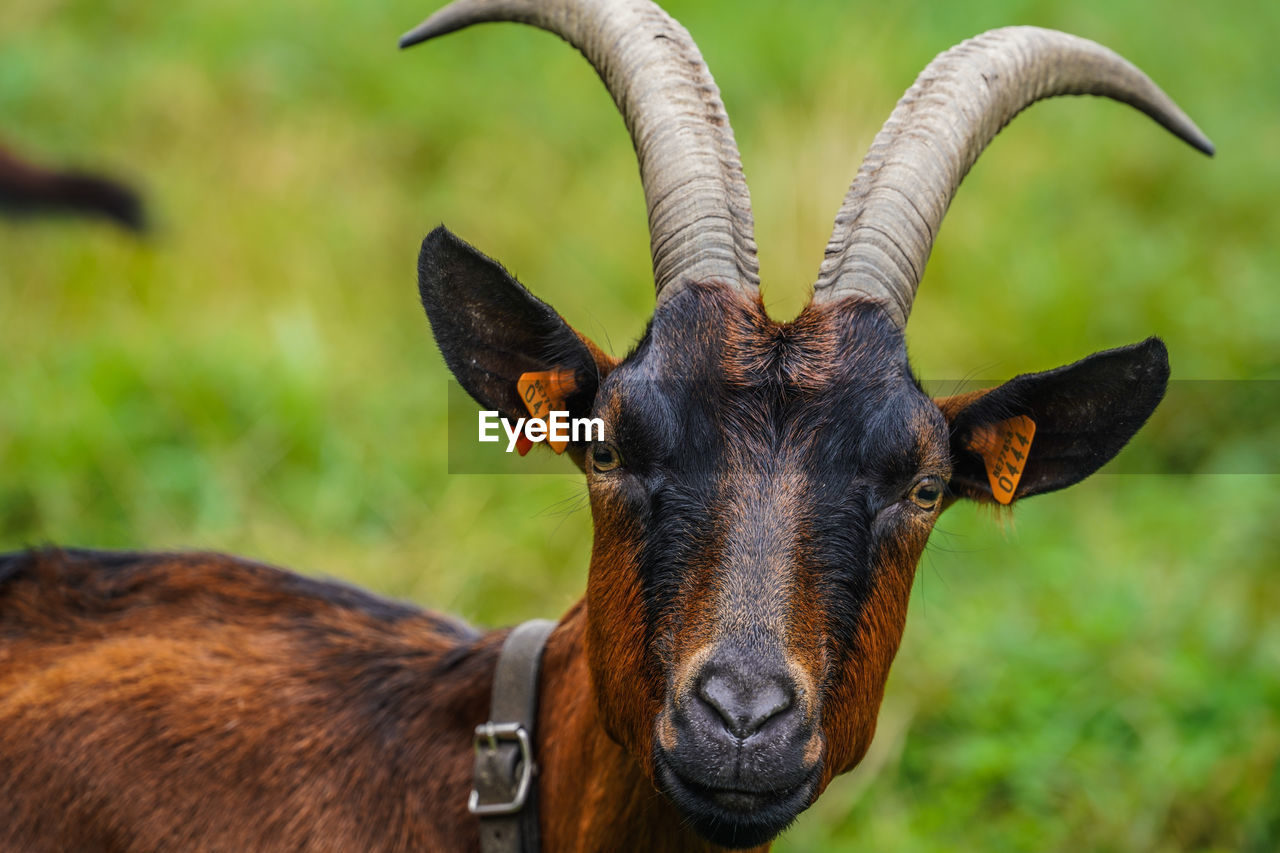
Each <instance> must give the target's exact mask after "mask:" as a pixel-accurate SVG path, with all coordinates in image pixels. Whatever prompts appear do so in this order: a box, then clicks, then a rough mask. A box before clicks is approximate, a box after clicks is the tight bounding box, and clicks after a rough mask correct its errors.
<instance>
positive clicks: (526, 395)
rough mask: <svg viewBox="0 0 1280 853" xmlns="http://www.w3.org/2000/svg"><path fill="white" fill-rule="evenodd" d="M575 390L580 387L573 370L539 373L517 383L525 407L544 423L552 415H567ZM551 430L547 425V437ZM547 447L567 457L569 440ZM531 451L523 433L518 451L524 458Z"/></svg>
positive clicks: (529, 375)
mask: <svg viewBox="0 0 1280 853" xmlns="http://www.w3.org/2000/svg"><path fill="white" fill-rule="evenodd" d="M575 387H577V383H575V382H574V380H573V371H572V370H538V371H534V372H532V373H522V374H520V379H519V380H518V381H517V382H516V391H517V392H519V394H520V399H521V400H523V401H524V407H525V408H526V409H528V410H529V415H530V416H531V417H533V418H535V419H536V420H540V421H543V422H544V423H545V422H546V420H547V417H548V415H549V413H550V412H553V411H564V401H565V398H566V397H568V396H569V395H570V394H572V393H573V390H574V388H575ZM550 430H551V426H550V424H548V425H547V431H548V435H550ZM547 444H549V445H551V449H552V450H554V451H555V452H556V453H564V449H565V448H566V447H568V446H569V442H568V440H567V439H566V440H564V441H551V440H548V441H547ZM530 447H533V442H532V441H530V440H529V439H527V438H525V436H524V433H523V432H522V433H521V434H520V437H519V438H518V439H516V450H517V451H518V452H519V453H520V455H521V456H524V455H525V454H526V453H528V452H529V448H530Z"/></svg>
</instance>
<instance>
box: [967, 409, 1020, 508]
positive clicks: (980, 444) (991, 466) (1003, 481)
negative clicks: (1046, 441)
mask: <svg viewBox="0 0 1280 853" xmlns="http://www.w3.org/2000/svg"><path fill="white" fill-rule="evenodd" d="M1035 434H1036V422H1035V421H1033V420H1031V418H1028V417H1026V416H1025V415H1018V416H1017V417H1016V418H1010V419H1009V420H1007V421H1001V422H1000V423H998V424H990V425H987V426H983V427H980V428H978V429H976V430H974V432H973V438H972V439H971V440H970V441H969V448H970V449H971V450H973V451H974V452H975V453H977V454H979V455H980V456H981V457H982V461H983V462H984V463H986V466H987V480H989V481H990V483H991V494H992V495H994V496H995V499H996V500H998V501H999V502H1000V503H1002V504H1007V503H1009V502H1010V501H1012V500H1013V493H1014V491H1015V490H1016V489H1017V488H1018V481H1019V480H1021V479H1022V472H1023V469H1024V468H1025V467H1026V462H1027V454H1028V453H1030V452H1031V439H1032V438H1034V437H1035Z"/></svg>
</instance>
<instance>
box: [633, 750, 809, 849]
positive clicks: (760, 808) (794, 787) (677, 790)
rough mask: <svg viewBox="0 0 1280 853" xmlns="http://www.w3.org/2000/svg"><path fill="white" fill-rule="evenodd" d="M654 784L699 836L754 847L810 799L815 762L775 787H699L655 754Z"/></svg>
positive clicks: (782, 826)
mask: <svg viewBox="0 0 1280 853" xmlns="http://www.w3.org/2000/svg"><path fill="white" fill-rule="evenodd" d="M656 769H657V777H658V784H659V787H660V788H661V789H662V792H663V793H664V794H666V795H667V798H668V799H670V800H671V802H672V803H673V804H674V805H675V806H676V808H677V809H678V810H679V811H680V813H681V814H682V815H683V816H684V817H685V818H686V819H687V820H688V821H689V823H690V825H691V826H692V827H693V828H694V829H695V830H696V831H697V832H698V834H699V835H701V836H702V837H704V838H706V839H707V840H708V841H711V842H713V843H715V844H719V845H722V846H724V847H730V848H740V847H756V846H759V845H761V844H766V843H768V842H770V841H772V840H773V839H774V838H775V837H777V835H778V834H779V833H780V832H782V831H783V830H784V829H786V828H787V827H788V826H790V824H791V822H792V821H794V820H795V819H796V816H797V815H799V814H800V812H802V811H804V810H805V808H806V807H807V806H808V805H809V803H810V802H811V801H812V799H813V794H814V790H815V788H816V786H817V783H818V776H819V773H820V770H821V763H819V764H818V765H816V766H815V767H814V768H813V769H812V770H811V771H809V773H807V774H806V775H805V776H804V778H802V779H801V780H800V781H799V782H796V783H793V784H790V785H788V786H787V787H783V788H776V789H756V788H750V789H747V788H722V787H713V786H708V785H703V784H701V783H698V782H694V781H693V780H691V779H687V778H685V777H683V776H681V775H680V774H679V773H677V772H676V771H675V770H674V769H673V768H672V767H671V766H670V765H669V764H668V763H667V762H666V761H664V760H663V759H662V758H661V757H659V758H658V760H657V762H656Z"/></svg>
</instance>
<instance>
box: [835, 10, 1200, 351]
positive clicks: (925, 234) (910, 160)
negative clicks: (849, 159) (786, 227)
mask: <svg viewBox="0 0 1280 853" xmlns="http://www.w3.org/2000/svg"><path fill="white" fill-rule="evenodd" d="M1055 95H1103V96H1105V97H1108V98H1112V99H1114V100H1117V101H1121V102H1123V103H1126V104H1129V105H1131V106H1133V107H1136V108H1138V109H1139V110H1142V112H1144V113H1146V114H1147V115H1149V116H1151V118H1153V119H1155V120H1156V121H1157V122H1159V123H1160V124H1161V125H1163V126H1164V127H1165V128H1166V129H1168V130H1169V131H1170V132H1171V133H1173V134H1174V135H1175V136H1178V137H1179V138H1181V139H1183V140H1184V141H1186V142H1187V143H1189V144H1190V145H1193V146H1194V147H1196V148H1198V149H1200V150H1201V151H1203V152H1204V153H1206V154H1213V143H1211V142H1210V141H1209V140H1208V138H1206V137H1205V135H1204V134H1203V133H1201V132H1200V129H1199V128H1198V127H1196V126H1195V124H1194V123H1192V121H1191V119H1189V118H1187V116H1186V115H1185V114H1184V113H1183V112H1182V110H1180V109H1178V106H1177V104H1175V103H1174V102H1173V101H1172V100H1170V98H1169V97H1168V96H1167V95H1166V94H1165V93H1164V92H1162V91H1160V88H1159V87H1157V86H1156V84H1155V83H1152V82H1151V80H1150V78H1148V77H1147V75H1145V74H1143V73H1142V72H1141V71H1139V70H1138V69H1137V68H1136V67H1134V66H1133V65H1132V64H1131V63H1129V62H1128V61H1127V60H1125V59H1124V58H1123V57H1121V56H1120V55H1119V54H1117V53H1114V52H1113V51H1110V50H1108V49H1107V48H1105V47H1103V46H1102V45H1099V44H1095V43H1094V42H1091V41H1088V40H1086V39H1082V38H1077V37H1076V36H1071V35H1067V34H1066V33H1060V32H1056V31H1054V30H1043V29H1039V28H1038V27H1008V28H1005V29H999V30H991V31H990V32H987V33H983V34H982V35H980V36H977V37H976V38H972V39H969V40H968V41H966V42H963V43H961V44H959V45H957V46H956V47H953V48H951V49H950V50H948V51H947V52H945V53H942V54H940V55H939V56H938V57H937V58H936V59H934V60H933V62H931V63H929V66H928V67H927V68H925V70H924V71H923V72H922V73H921V74H920V76H919V77H918V78H916V82H915V83H914V85H912V87H911V88H910V89H908V90H907V93H906V94H905V95H903V96H902V100H900V101H898V105H897V107H895V108H894V110H893V113H892V115H890V116H889V120H888V121H887V122H885V125H884V127H883V128H882V129H881V130H880V133H878V134H877V135H876V138H875V140H874V141H873V142H872V143H871V150H870V151H868V152H867V156H866V159H864V160H863V161H862V166H861V168H859V169H858V175H857V177H856V178H855V179H854V181H853V185H852V186H851V187H850V188H849V192H848V194H847V195H846V196H845V199H844V204H843V205H842V206H841V208H840V212H839V213H838V214H837V215H836V223H835V229H834V230H833V231H832V232H831V239H830V240H829V241H828V243H827V250H826V256H825V258H824V259H823V262H822V268H821V269H820V271H819V273H818V281H817V283H816V284H815V285H814V295H813V301H814V302H831V301H834V300H837V299H841V298H843V297H846V296H851V295H855V294H856V295H861V296H863V297H865V298H867V299H870V300H873V301H877V302H881V303H883V304H884V306H885V310H886V311H887V312H888V313H889V315H890V316H891V317H892V318H893V319H894V321H895V322H896V323H897V324H898V326H899V328H901V327H902V326H905V325H906V322H907V317H908V316H909V315H910V313H911V303H912V302H913V301H914V299H915V295H916V287H917V286H918V285H919V284H920V277H921V276H922V275H923V274H924V265H925V262H926V261H927V260H928V259H929V252H930V250H931V249H932V248H933V239H934V237H935V236H936V235H937V233H938V227H939V226H940V225H941V224H942V217H943V215H944V214H945V213H946V211H947V206H948V205H949V204H950V203H951V199H952V197H953V196H954V195H955V193H956V189H957V188H959V186H960V182H961V181H962V180H963V179H964V176H965V174H966V173H967V172H968V171H969V168H970V167H971V166H972V165H973V164H974V161H976V160H977V159H978V155H979V154H981V153H982V150H983V149H984V148H986V147H987V144H988V143H990V142H991V140H992V138H993V137H995V135H996V134H997V133H999V132H1000V129H1001V128H1002V127H1004V126H1005V125H1006V124H1007V123H1008V122H1009V121H1010V120H1011V119H1012V118H1013V117H1014V116H1016V115H1017V114H1018V113H1019V112H1021V111H1022V110H1024V109H1026V108H1027V107H1029V106H1030V105H1031V104H1033V103H1035V102H1036V101H1038V100H1041V99H1042V98H1051V97H1053V96H1055Z"/></svg>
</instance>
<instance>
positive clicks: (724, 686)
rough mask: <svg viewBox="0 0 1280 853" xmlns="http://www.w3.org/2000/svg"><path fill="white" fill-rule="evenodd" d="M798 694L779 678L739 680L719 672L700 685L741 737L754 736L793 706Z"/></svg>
mask: <svg viewBox="0 0 1280 853" xmlns="http://www.w3.org/2000/svg"><path fill="white" fill-rule="evenodd" d="M794 695H795V694H794V691H793V690H791V689H790V687H789V686H788V685H787V684H786V683H785V682H783V681H781V680H777V679H761V680H760V681H756V680H755V679H749V680H739V679H732V678H727V677H725V676H722V675H718V674H717V675H712V676H709V677H707V678H705V679H703V680H702V682H701V683H700V684H699V685H698V696H699V697H700V698H701V699H702V701H703V702H705V703H706V704H707V705H709V706H710V707H711V708H712V709H713V710H714V711H715V712H716V714H717V715H718V716H719V717H720V720H721V721H722V722H723V723H724V727H725V728H726V729H728V730H729V732H730V734H732V735H733V736H734V737H738V738H746V737H750V736H751V735H753V734H755V733H756V732H758V731H760V729H761V728H762V727H763V726H764V724H765V723H767V722H769V720H771V719H773V718H774V717H776V716H778V715H779V714H781V713H783V712H784V711H786V710H787V709H788V708H790V707H791V705H792V703H793V701H794Z"/></svg>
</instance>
